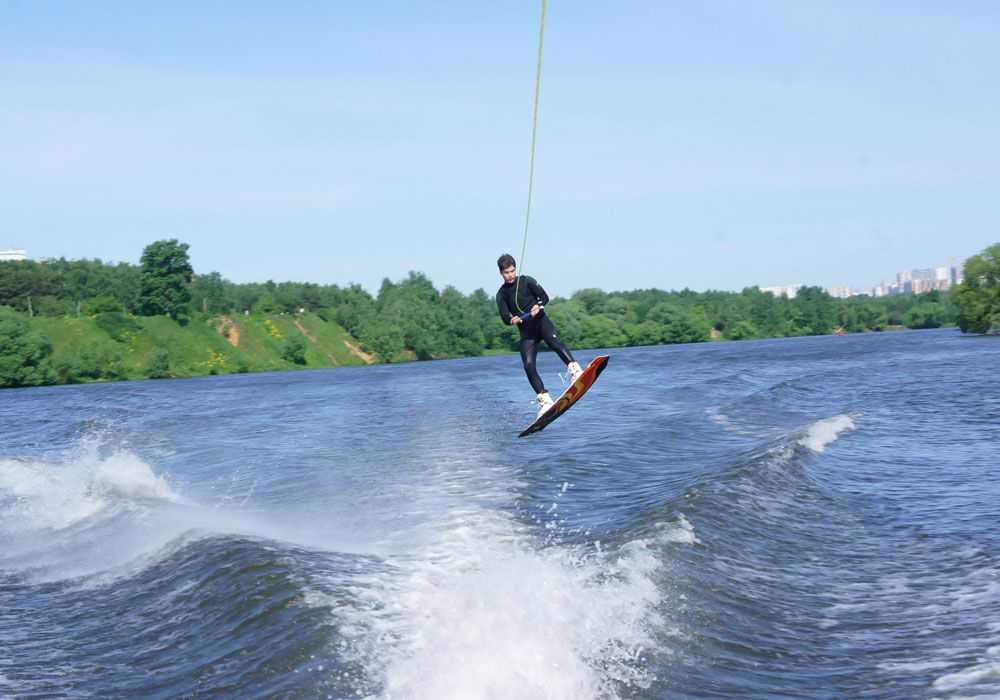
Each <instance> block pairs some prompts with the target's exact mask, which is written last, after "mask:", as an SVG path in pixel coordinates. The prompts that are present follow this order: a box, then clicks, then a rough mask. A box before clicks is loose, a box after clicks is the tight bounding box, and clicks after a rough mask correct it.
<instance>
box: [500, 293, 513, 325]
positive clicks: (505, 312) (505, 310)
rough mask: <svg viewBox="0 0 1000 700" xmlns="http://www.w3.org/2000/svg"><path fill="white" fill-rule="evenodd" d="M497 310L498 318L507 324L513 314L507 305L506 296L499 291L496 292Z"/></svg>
mask: <svg viewBox="0 0 1000 700" xmlns="http://www.w3.org/2000/svg"><path fill="white" fill-rule="evenodd" d="M497 311H499V312H500V318H501V320H503V322H504V323H506V324H507V325H508V326H509V325H510V323H511V321H510V318H511V316H512V315H513V314H511V312H510V308H509V307H508V306H507V298H506V297H505V296H504V295H503V294H502V293H500V292H497Z"/></svg>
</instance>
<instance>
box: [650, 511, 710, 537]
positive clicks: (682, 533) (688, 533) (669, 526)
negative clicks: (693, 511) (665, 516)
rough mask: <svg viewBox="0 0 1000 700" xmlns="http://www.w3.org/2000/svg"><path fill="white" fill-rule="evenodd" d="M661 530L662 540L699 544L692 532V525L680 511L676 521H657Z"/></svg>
mask: <svg viewBox="0 0 1000 700" xmlns="http://www.w3.org/2000/svg"><path fill="white" fill-rule="evenodd" d="M658 527H659V528H660V530H661V533H660V537H661V538H662V540H663V541H664V542H675V543H677V544H701V540H699V539H698V538H697V536H695V534H694V525H692V524H691V523H690V522H689V521H688V519H687V518H685V517H684V514H683V513H681V514H680V516H679V517H678V518H677V522H676V523H659V524H658Z"/></svg>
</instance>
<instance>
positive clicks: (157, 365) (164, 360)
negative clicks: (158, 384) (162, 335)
mask: <svg viewBox="0 0 1000 700" xmlns="http://www.w3.org/2000/svg"><path fill="white" fill-rule="evenodd" d="M143 369H144V370H145V373H146V376H147V377H149V378H150V379H167V378H169V377H170V353H169V352H167V349H166V348H157V349H156V350H154V351H153V354H152V355H150V356H149V360H147V361H146V366H145V367H144V368H143Z"/></svg>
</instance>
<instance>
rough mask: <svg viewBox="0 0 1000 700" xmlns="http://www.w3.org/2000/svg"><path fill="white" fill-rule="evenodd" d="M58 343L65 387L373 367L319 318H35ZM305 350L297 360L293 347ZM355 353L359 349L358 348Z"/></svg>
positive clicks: (56, 355) (56, 360) (55, 355)
mask: <svg viewBox="0 0 1000 700" xmlns="http://www.w3.org/2000/svg"><path fill="white" fill-rule="evenodd" d="M31 327H32V330H36V331H40V332H41V333H43V334H44V335H45V336H46V337H47V338H48V339H49V340H50V341H51V343H52V348H53V351H52V356H51V358H50V359H51V362H52V365H53V366H54V367H55V371H56V373H57V375H58V378H59V381H62V382H74V381H94V380H102V379H142V378H146V377H150V376H171V377H192V376H200V375H207V374H229V373H233V372H260V371H267V370H284V369H297V368H315V367H338V366H346V365H360V364H366V362H368V361H369V358H364V357H362V355H363V353H361V352H360V351H359V349H358V347H357V346H358V343H357V341H355V340H354V339H353V338H352V337H351V336H350V335H349V334H348V333H347V331H345V330H344V329H343V328H341V327H340V326H339V325H337V324H336V323H332V322H327V321H324V320H323V319H322V318H320V317H319V316H316V315H313V314H299V315H294V316H292V315H287V314H276V315H250V316H235V317H234V316H205V315H202V314H196V315H195V316H194V317H193V318H192V319H191V320H190V321H189V322H188V323H187V324H185V325H180V324H178V323H177V322H175V321H172V320H171V319H169V318H167V317H165V316H152V317H139V316H127V317H126V316H122V315H121V314H98V315H96V316H93V317H83V318H69V317H62V318H34V319H31ZM296 343H298V344H300V345H301V346H302V347H303V349H304V352H302V353H301V356H300V359H302V360H304V361H303V362H295V361H293V360H292V359H289V358H290V357H291V355H290V354H289V350H288V347H289V345H294V344H296ZM352 348H354V349H353V350H352Z"/></svg>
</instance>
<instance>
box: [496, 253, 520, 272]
mask: <svg viewBox="0 0 1000 700" xmlns="http://www.w3.org/2000/svg"><path fill="white" fill-rule="evenodd" d="M497 267H499V268H500V272H503V271H504V270H506V269H507V268H508V267H517V262H516V261H515V260H514V256H513V255H511V254H510V253H504V254H503V255H501V256H500V257H499V258H497Z"/></svg>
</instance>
